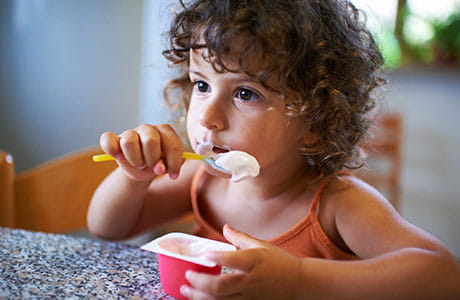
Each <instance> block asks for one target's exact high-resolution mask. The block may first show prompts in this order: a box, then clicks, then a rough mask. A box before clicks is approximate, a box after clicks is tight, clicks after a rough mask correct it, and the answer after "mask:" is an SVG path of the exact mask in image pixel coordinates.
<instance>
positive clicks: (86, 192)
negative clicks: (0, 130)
mask: <svg viewBox="0 0 460 300" xmlns="http://www.w3.org/2000/svg"><path fill="white" fill-rule="evenodd" d="M97 153H101V150H100V148H98V147H94V148H90V149H86V150H82V151H78V152H74V153H70V154H67V155H64V156H62V157H59V158H56V159H53V160H51V161H49V162H46V163H44V164H42V165H39V166H37V167H34V168H32V169H30V170H27V171H24V172H22V173H20V174H17V175H16V176H14V165H13V163H12V162H11V163H9V164H8V163H0V181H1V183H0V184H1V185H0V187H1V189H2V192H1V194H0V197H1V199H0V203H1V204H0V205H1V206H0V211H2V214H1V215H0V225H2V226H11V227H15V228H23V229H29V230H36V231H45V232H52V233H64V232H72V231H78V230H85V229H86V228H87V226H86V212H87V209H88V206H89V202H90V200H91V196H92V194H93V193H94V191H95V190H96V188H97V186H98V185H99V183H100V182H101V181H102V180H103V179H104V178H105V177H106V176H107V175H108V174H109V173H110V172H111V171H112V170H113V169H115V167H116V163H114V162H106V163H103V164H96V163H93V162H92V160H91V157H92V156H93V155H94V154H97ZM1 157H8V155H7V154H5V153H3V154H2V155H1V156H0V158H1ZM5 161H6V160H5ZM12 178H13V179H12ZM4 188H5V191H9V192H6V193H5V192H3V189H4ZM11 191H12V192H11ZM4 206H5V207H4ZM4 208H6V209H5V210H4Z"/></svg>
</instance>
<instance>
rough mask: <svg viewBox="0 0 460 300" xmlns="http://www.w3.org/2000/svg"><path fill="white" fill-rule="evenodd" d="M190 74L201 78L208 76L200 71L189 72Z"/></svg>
mask: <svg viewBox="0 0 460 300" xmlns="http://www.w3.org/2000/svg"><path fill="white" fill-rule="evenodd" d="M188 73H189V74H195V75H198V76H199V77H203V78H206V76H205V75H204V74H203V73H201V72H200V71H195V70H188Z"/></svg>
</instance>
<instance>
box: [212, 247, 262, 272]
mask: <svg viewBox="0 0 460 300" xmlns="http://www.w3.org/2000/svg"><path fill="white" fill-rule="evenodd" d="M206 258H208V259H209V260H211V261H213V262H215V263H216V264H218V265H221V266H226V267H229V268H231V269H235V270H240V271H243V272H246V273H247V272H250V271H251V270H252V269H253V268H254V267H255V266H256V265H257V263H258V262H259V260H260V257H259V255H258V253H257V251H255V250H254V249H248V250H237V251H212V252H209V253H207V254H206Z"/></svg>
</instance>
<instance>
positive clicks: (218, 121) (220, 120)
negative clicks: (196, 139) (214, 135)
mask: <svg viewBox="0 0 460 300" xmlns="http://www.w3.org/2000/svg"><path fill="white" fill-rule="evenodd" d="M222 100H223V99H219V98H214V99H209V100H208V101H206V104H203V106H204V107H203V110H202V111H201V114H200V123H201V125H202V126H203V127H205V128H207V129H209V130H220V129H223V128H224V127H225V122H226V114H225V110H226V108H225V107H224V103H223V101H222Z"/></svg>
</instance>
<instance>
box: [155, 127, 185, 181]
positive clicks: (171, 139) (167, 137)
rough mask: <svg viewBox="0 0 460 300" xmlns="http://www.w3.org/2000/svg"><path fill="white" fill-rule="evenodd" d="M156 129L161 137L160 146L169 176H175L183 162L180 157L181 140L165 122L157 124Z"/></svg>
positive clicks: (177, 174) (181, 149)
mask: <svg viewBox="0 0 460 300" xmlns="http://www.w3.org/2000/svg"><path fill="white" fill-rule="evenodd" d="M156 129H157V130H158V133H159V134H160V137H161V147H162V149H163V152H164V156H165V162H166V168H167V170H168V173H169V176H170V177H171V178H177V177H178V176H179V172H180V167H181V166H182V164H183V162H184V159H183V158H182V152H184V147H183V145H182V142H181V140H180V138H179V136H178V135H177V133H176V132H175V131H174V129H173V128H172V127H171V126H169V125H167V124H164V125H158V126H156Z"/></svg>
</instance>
